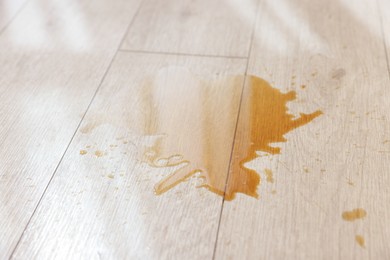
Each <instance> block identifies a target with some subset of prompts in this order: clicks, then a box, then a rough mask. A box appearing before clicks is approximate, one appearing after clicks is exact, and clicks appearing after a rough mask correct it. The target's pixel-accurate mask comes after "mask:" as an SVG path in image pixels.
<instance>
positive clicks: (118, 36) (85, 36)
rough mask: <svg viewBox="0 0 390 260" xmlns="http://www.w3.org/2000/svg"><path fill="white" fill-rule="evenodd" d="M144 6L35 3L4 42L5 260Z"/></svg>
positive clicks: (0, 38) (0, 109)
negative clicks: (125, 35) (131, 25)
mask: <svg viewBox="0 0 390 260" xmlns="http://www.w3.org/2000/svg"><path fill="white" fill-rule="evenodd" d="M139 3H140V1H138V0H136V1H119V0H118V1H111V2H110V3H108V2H107V1H100V0H99V1H93V2H91V1H67V2H64V1H46V0H37V1H30V2H29V3H28V4H27V5H26V6H25V8H23V10H22V11H21V12H20V13H19V15H18V16H17V17H16V19H14V20H13V21H12V23H11V24H10V25H9V26H8V27H7V28H6V30H5V31H4V32H3V33H2V34H1V35H0V74H1V77H0V100H1V102H0V118H1V125H0V144H1V146H0V233H1V236H0V238H1V239H0V258H2V259H6V258H8V257H9V256H10V255H11V253H12V251H13V250H14V248H15V246H16V244H17V242H18V240H19V238H20V237H21V235H22V233H23V231H24V228H25V227H26V225H27V223H28V221H29V219H30V217H31V216H32V214H33V212H34V210H35V208H36V206H37V204H38V202H39V200H40V198H41V196H42V194H43V192H44V190H45V189H46V187H47V185H48V183H49V181H50V179H51V177H52V175H53V172H54V171H55V169H56V167H57V165H58V163H59V162H60V160H61V157H62V156H63V154H64V152H65V150H66V148H67V146H68V144H69V142H70V140H71V138H72V136H73V134H74V133H75V131H76V129H77V126H78V124H79V123H80V121H81V119H82V117H83V115H84V113H85V111H86V109H87V107H88V105H89V104H90V102H91V100H92V98H93V95H94V93H95V91H96V89H97V88H98V86H99V84H100V82H101V80H102V78H103V76H104V73H105V72H106V71H107V68H108V67H109V64H110V62H111V60H112V59H113V57H114V55H115V53H116V51H117V49H118V46H119V45H120V42H121V40H122V38H123V36H124V34H125V31H126V29H127V27H128V25H129V23H130V21H131V19H132V17H133V15H134V14H135V11H136V9H137V7H138V5H139Z"/></svg>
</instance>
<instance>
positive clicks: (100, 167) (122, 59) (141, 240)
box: [15, 52, 246, 259]
mask: <svg viewBox="0 0 390 260" xmlns="http://www.w3.org/2000/svg"><path fill="white" fill-rule="evenodd" d="M245 67H246V61H245V60H243V59H225V58H204V57H185V56H171V55H157V54H134V53H126V52H120V53H119V54H118V56H117V58H116V60H115V61H114V64H113V65H112V67H111V70H110V72H109V74H108V75H107V77H106V79H105V81H104V83H103V86H102V88H101V89H100V91H99V93H98V95H97V97H96V99H95V101H94V103H93V105H92V106H91V109H90V111H89V112H88V114H87V116H86V118H85V119H84V121H83V124H82V126H81V128H80V131H79V132H78V133H77V134H76V136H75V138H74V141H73V143H72V144H71V146H70V148H69V150H68V152H67V154H66V155H65V158H64V160H63V161H62V163H61V165H60V167H59V169H58V171H57V174H56V176H55V177H54V179H53V181H52V183H51V185H50V187H49V188H48V190H47V193H46V194H45V197H44V199H43V201H42V203H41V205H40V207H39V208H38V210H37V212H36V214H35V215H34V218H33V219H32V221H31V223H30V225H29V227H28V229H27V230H26V232H25V234H24V236H23V238H22V241H21V243H20V245H19V247H18V248H17V250H16V253H15V258H16V259H29V258H38V259H49V258H57V259H58V258H60V259H62V258H63V259H98V258H99V259H101V258H103V259H172V258H174V259H188V258H199V259H208V258H211V257H212V254H213V250H214V245H215V238H216V232H217V227H218V221H219V213H220V207H221V201H222V198H221V197H219V196H217V195H215V194H213V193H211V192H208V191H207V190H206V189H196V188H195V186H196V185H197V183H198V182H197V181H196V179H190V180H189V181H187V182H184V183H181V184H180V185H177V186H176V187H175V188H174V189H172V190H170V191H168V192H166V193H164V195H161V196H156V195H155V194H154V192H153V186H154V184H155V183H157V182H158V181H160V180H161V179H163V178H164V177H165V176H167V175H168V174H169V173H171V172H172V171H175V169H178V168H180V167H183V165H177V166H173V167H158V166H157V165H150V164H148V163H147V162H145V161H143V160H142V156H143V155H144V152H143V149H142V147H143V146H148V147H151V146H153V145H152V144H154V143H155V142H159V141H158V138H159V137H161V135H162V136H163V141H166V142H167V143H168V144H169V145H168V146H167V147H166V148H167V150H164V152H166V153H167V154H165V153H163V155H166V157H167V158H168V156H171V155H174V154H171V153H170V152H172V153H175V152H176V153H181V152H182V151H184V152H183V153H182V155H183V159H185V160H186V159H188V158H187V156H191V155H193V154H196V156H197V157H196V158H200V159H199V160H200V163H202V164H207V163H210V158H214V159H215V160H212V161H211V162H212V163H214V165H213V166H214V168H216V169H218V170H220V171H221V172H220V174H226V173H227V167H228V165H229V163H228V162H229V159H230V151H231V146H232V141H233V135H234V129H235V125H236V118H237V114H238V107H239V100H240V94H241V90H242V87H243V81H242V78H241V82H240V81H238V82H237V81H234V82H233V84H232V82H230V83H229V82H227V83H226V84H215V83H214V84H209V85H206V88H205V87H204V85H203V84H202V83H201V82H202V81H203V80H206V79H208V80H211V82H218V79H221V78H224V77H225V76H226V75H235V74H241V75H242V74H243V73H244V71H245ZM199 79H201V80H202V81H201V80H199ZM214 80H217V81H214ZM216 119H218V120H216ZM209 120H211V123H210V121H209ZM212 122H215V123H212ZM216 140H217V141H216ZM209 143H211V144H212V145H215V146H214V147H212V148H214V149H215V150H214V151H213V150H209V146H210V145H209ZM173 148H175V149H173ZM176 149H178V150H176ZM81 150H85V152H82V154H80V151H81ZM140 151H141V153H140ZM213 153H214V154H213ZM190 158H191V159H192V157H190ZM157 162H159V161H157ZM218 167H219V168H218ZM187 170H188V171H190V169H187ZM198 184H199V183H198Z"/></svg>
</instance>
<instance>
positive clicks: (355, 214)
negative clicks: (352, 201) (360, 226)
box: [341, 208, 367, 221]
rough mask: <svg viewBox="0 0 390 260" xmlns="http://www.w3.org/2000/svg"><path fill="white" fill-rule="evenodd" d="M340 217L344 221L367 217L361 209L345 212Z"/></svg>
mask: <svg viewBox="0 0 390 260" xmlns="http://www.w3.org/2000/svg"><path fill="white" fill-rule="evenodd" d="M341 216H342V218H343V219H344V220H346V221H355V220H357V219H362V218H365V217H366V216H367V212H366V211H365V210H364V209H362V208H357V209H353V210H351V211H345V212H343V214H342V215H341Z"/></svg>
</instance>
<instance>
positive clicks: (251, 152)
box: [225, 76, 322, 200]
mask: <svg viewBox="0 0 390 260" xmlns="http://www.w3.org/2000/svg"><path fill="white" fill-rule="evenodd" d="M247 81H248V84H247V87H246V89H245V92H244V97H243V105H242V107H241V113H240V120H239V125H238V129H237V135H236V139H235V146H234V150H233V161H232V166H231V170H230V174H229V180H228V182H227V186H226V190H225V199H226V200H232V199H233V198H234V197H235V194H236V193H243V194H246V195H248V196H252V197H255V198H257V197H258V194H257V186H258V185H259V183H260V176H259V174H258V173H257V172H256V171H254V170H251V169H248V168H246V167H245V166H244V164H245V163H246V162H249V161H251V160H253V159H255V158H256V157H258V155H257V153H256V152H259V151H260V152H264V153H268V154H270V155H274V154H280V152H281V148H280V147H277V146H275V145H273V143H280V142H286V141H287V140H286V138H285V137H284V135H285V134H287V133H288V132H290V131H292V130H294V129H296V128H298V127H300V126H303V125H305V124H307V123H309V122H310V121H312V120H313V119H314V118H316V117H318V116H320V115H321V114H322V112H321V111H319V110H318V111H315V112H313V113H310V114H304V113H301V114H300V116H299V117H297V118H295V117H294V116H293V115H292V114H290V113H289V112H288V108H287V103H288V102H290V101H293V100H295V99H296V93H295V91H290V92H287V93H282V92H281V91H280V90H279V89H276V88H273V87H272V86H271V85H270V84H269V83H268V82H266V81H265V80H263V79H261V78H258V77H255V76H250V77H248V79H247Z"/></svg>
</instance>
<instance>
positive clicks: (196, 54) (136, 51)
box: [119, 49, 247, 59]
mask: <svg viewBox="0 0 390 260" xmlns="http://www.w3.org/2000/svg"><path fill="white" fill-rule="evenodd" d="M119 52H131V53H146V54H161V55H177V56H193V57H205V58H224V59H247V57H244V56H229V55H212V54H199V53H183V52H164V51H144V50H129V49H120V50H119Z"/></svg>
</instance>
